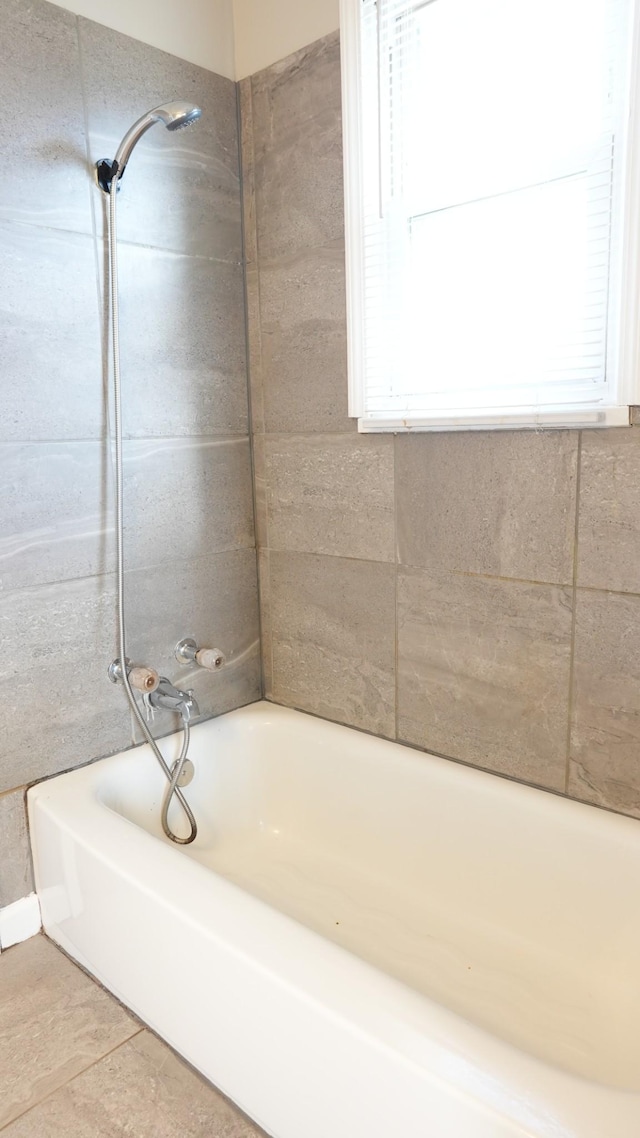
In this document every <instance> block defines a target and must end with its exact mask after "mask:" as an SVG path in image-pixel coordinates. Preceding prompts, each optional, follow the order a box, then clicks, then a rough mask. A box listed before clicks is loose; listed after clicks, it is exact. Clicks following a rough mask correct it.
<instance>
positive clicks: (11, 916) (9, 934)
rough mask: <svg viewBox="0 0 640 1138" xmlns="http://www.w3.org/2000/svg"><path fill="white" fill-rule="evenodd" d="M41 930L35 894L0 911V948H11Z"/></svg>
mask: <svg viewBox="0 0 640 1138" xmlns="http://www.w3.org/2000/svg"><path fill="white" fill-rule="evenodd" d="M41 928H42V918H41V917H40V903H39V901H38V898H37V896H36V894H35V893H30V894H29V896H28V897H21V898H20V900H19V901H14V902H13V904H12V905H5V907H4V908H3V909H0V948H11V945H12V944H19V943H20V941H22V940H28V939H29V937H31V936H35V935H36V933H39V932H40V929H41Z"/></svg>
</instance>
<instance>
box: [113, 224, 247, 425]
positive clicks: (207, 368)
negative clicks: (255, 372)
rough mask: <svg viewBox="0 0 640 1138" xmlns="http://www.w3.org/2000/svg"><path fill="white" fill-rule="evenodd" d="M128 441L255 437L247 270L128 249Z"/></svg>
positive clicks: (124, 267) (123, 255)
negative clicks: (249, 384) (249, 378)
mask: <svg viewBox="0 0 640 1138" xmlns="http://www.w3.org/2000/svg"><path fill="white" fill-rule="evenodd" d="M119 270H120V271H119V283H120V342H121V356H122V374H123V428H124V431H125V434H126V435H128V436H133V437H136V436H137V437H139V436H143V437H145V438H148V437H149V436H150V435H170V436H174V435H224V434H245V435H246V434H247V432H248V421H249V414H248V398H247V372H246V346H245V320H244V293H243V281H242V268H241V266H240V265H232V264H225V263H223V262H221V261H213V260H208V259H206V258H204V257H185V256H182V255H180V254H176V253H167V252H164V251H160V250H158V249H144V248H141V247H140V246H135V245H127V244H123V243H121V244H120V247H119Z"/></svg>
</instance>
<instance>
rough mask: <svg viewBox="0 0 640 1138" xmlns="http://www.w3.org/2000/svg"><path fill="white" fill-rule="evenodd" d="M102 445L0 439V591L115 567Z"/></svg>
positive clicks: (107, 462)
mask: <svg viewBox="0 0 640 1138" xmlns="http://www.w3.org/2000/svg"><path fill="white" fill-rule="evenodd" d="M110 474H111V472H110V459H109V454H108V449H107V444H106V443H100V442H86V443H83V442H72V441H66V442H53V443H46V442H40V443H0V480H1V482H2V496H1V497H0V589H2V590H8V589H18V588H25V587H26V586H28V585H42V584H46V583H48V582H53V581H62V580H66V579H68V578H70V577H90V576H94V575H97V574H100V573H105V572H108V571H109V569H111V568H112V566H113V555H114V553H113V550H114V545H113V524H114V523H113V503H112V488H111V477H110Z"/></svg>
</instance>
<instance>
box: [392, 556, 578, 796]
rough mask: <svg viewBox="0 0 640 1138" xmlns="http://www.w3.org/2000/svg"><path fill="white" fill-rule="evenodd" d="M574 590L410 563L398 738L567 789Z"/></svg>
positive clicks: (404, 593)
mask: <svg viewBox="0 0 640 1138" xmlns="http://www.w3.org/2000/svg"><path fill="white" fill-rule="evenodd" d="M570 645H571V594H570V591H569V590H568V589H562V588H558V587H556V586H552V585H532V584H526V583H522V582H517V581H498V580H494V579H486V578H479V577H467V576H462V575H457V574H453V573H435V572H426V571H424V570H420V569H407V570H403V571H401V572H400V574H399V577H398V738H399V739H401V740H403V741H404V742H407V743H414V744H416V745H418V746H420V747H424V748H426V749H427V750H431V751H436V752H438V753H440V754H444V755H448V756H450V757H451V758H455V759H462V760H463V761H465V762H468V763H473V764H474V765H477V766H481V767H487V768H488V769H489V770H494V771H498V772H500V773H502V774H508V775H513V776H514V777H516V778H520V779H524V780H525V781H527V782H533V783H537V784H539V785H541V786H546V787H549V788H551V789H555V790H564V784H565V768H566V749H567V727H568V714H569V659H570Z"/></svg>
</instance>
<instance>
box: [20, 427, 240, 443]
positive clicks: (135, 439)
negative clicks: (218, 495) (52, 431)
mask: <svg viewBox="0 0 640 1138" xmlns="http://www.w3.org/2000/svg"><path fill="white" fill-rule="evenodd" d="M249 439H250V435H249V433H248V432H247V431H221V432H220V433H215V434H213V433H210V434H207V435H164V434H163V435H152V434H149V435H127V434H125V436H124V442H125V443H152V442H156V441H157V442H177V443H188V442H190V443H196V442H198V443H200V445H202V442H203V441H205V442H208V443H211V445H213V444H214V443H217V442H225V441H227V442H238V441H241V442H244V441H249ZM110 442H111V440H110V438H109V436H108V435H107V434H106V433H105V434H102V435H93V436H85V437H58V438H43V439H26V438H25V439H22V438H11V439H0V447H9V446H23V447H24V446H40V444H45V445H47V446H52V445H59V446H64V445H66V444H67V443H92V444H93V445H94V446H104V445H105V443H110Z"/></svg>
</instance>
